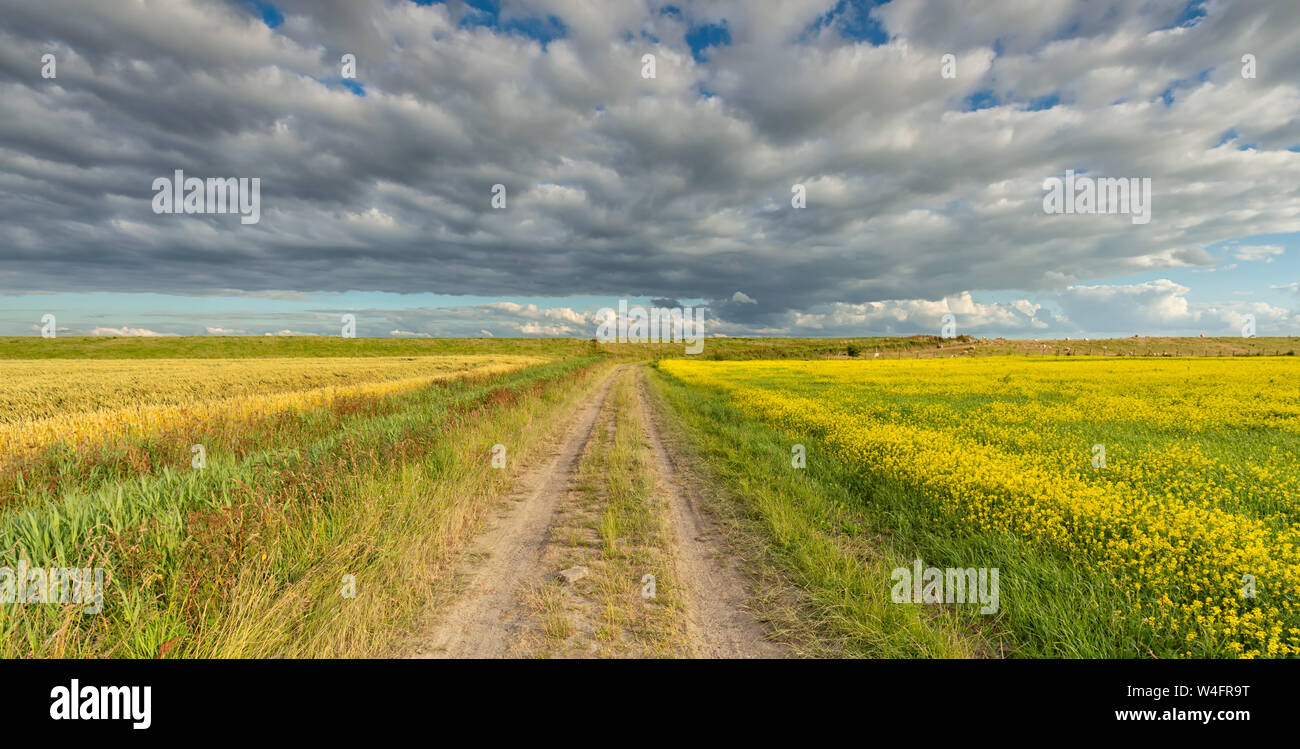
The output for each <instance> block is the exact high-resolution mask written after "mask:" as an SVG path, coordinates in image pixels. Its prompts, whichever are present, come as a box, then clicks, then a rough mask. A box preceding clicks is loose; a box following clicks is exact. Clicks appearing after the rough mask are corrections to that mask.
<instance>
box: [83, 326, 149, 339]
mask: <svg viewBox="0 0 1300 749" xmlns="http://www.w3.org/2000/svg"><path fill="white" fill-rule="evenodd" d="M86 335H100V336H141V337H146V338H151V337H155V336H161V335H165V334H164V333H156V332H154V331H152V330H149V329H147V328H126V327H123V328H92V329H91V330H89V331H87V333H86Z"/></svg>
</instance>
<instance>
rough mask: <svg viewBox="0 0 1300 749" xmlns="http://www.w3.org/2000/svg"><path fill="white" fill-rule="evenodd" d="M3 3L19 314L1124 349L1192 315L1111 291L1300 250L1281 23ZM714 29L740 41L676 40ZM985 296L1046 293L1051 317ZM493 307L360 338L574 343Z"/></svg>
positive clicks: (1168, 297)
mask: <svg viewBox="0 0 1300 749" xmlns="http://www.w3.org/2000/svg"><path fill="white" fill-rule="evenodd" d="M0 5H2V6H3V8H2V12H3V15H4V18H5V23H4V25H3V27H0V99H3V101H4V102H5V108H6V115H7V116H6V117H5V118H3V122H2V123H0V256H3V257H4V259H5V260H6V261H8V262H6V263H4V264H3V265H0V289H4V290H10V291H13V292H33V291H58V292H62V291H74V292H91V291H119V292H164V293H173V294H187V295H206V296H246V297H249V298H267V299H272V300H278V299H293V298H301V297H300V296H299V297H295V295H303V294H307V293H313V292H347V291H387V292H399V293H410V292H437V293H444V294H471V295H475V296H480V297H516V298H541V297H568V298H573V297H590V296H613V297H619V296H635V297H638V298H651V299H668V300H678V299H692V300H706V301H707V302H708V304H709V306H710V310H711V314H712V319H714V320H717V321H718V322H717V325H718V326H720V328H719V330H720V332H725V333H729V334H731V333H733V332H734V334H742V333H748V334H755V333H762V332H783V333H791V334H794V333H798V332H805V331H806V332H811V331H832V330H842V329H854V328H855V327H856V326H865V327H870V326H873V325H878V326H880V328H877V329H873V330H875V332H880V330H882V329H883V330H889V331H916V332H929V331H931V330H933V329H935V328H936V327H937V326H936V324H935V323H934V321H933V319H932V318H933V317H934V315H935V313H940V314H941V313H942V310H948V311H952V312H953V313H954V314H957V315H959V317H964V318H967V319H968V320H969V322H968V323H967V326H968V329H970V330H989V331H995V330H996V331H1000V332H1012V333H1015V332H1020V333H1023V334H1036V333H1037V332H1040V331H1044V330H1055V329H1057V327H1058V326H1061V325H1064V324H1065V322H1064V321H1065V320H1068V321H1069V323H1070V324H1075V325H1081V324H1085V323H1083V322H1081V321H1085V320H1086V321H1094V322H1096V323H1098V324H1105V325H1108V326H1112V327H1111V328H1107V329H1114V330H1117V331H1127V330H1130V329H1132V328H1133V327H1134V326H1137V325H1148V326H1150V325H1158V324H1165V325H1190V324H1193V323H1195V322H1197V321H1198V319H1199V318H1198V317H1197V316H1198V315H1204V314H1206V311H1205V310H1199V309H1198V308H1195V307H1193V306H1189V305H1187V303H1186V297H1187V292H1186V291H1183V292H1179V291H1177V289H1175V288H1172V287H1169V286H1166V285H1161V284H1160V283H1159V282H1151V283H1152V284H1154V285H1138V286H1139V287H1138V288H1130V287H1127V286H1114V287H1111V286H1106V285H1105V284H1104V283H1103V282H1104V281H1105V279H1108V278H1115V277H1119V276H1124V275H1129V274H1133V273H1138V272H1141V273H1152V274H1156V273H1161V272H1163V271H1164V270H1165V269H1172V268H1179V267H1194V268H1195V267H1204V268H1210V267H1216V266H1215V265H1214V264H1215V263H1216V262H1218V261H1217V260H1216V259H1215V258H1214V257H1213V256H1211V254H1210V253H1209V252H1208V251H1207V250H1206V248H1207V247H1209V246H1212V245H1215V244H1216V243H1219V242H1224V241H1228V240H1234V239H1240V238H1243V237H1247V236H1251V235H1264V234H1271V235H1276V234H1285V233H1290V232H1296V231H1300V183H1297V181H1296V180H1295V179H1294V178H1293V175H1294V174H1296V173H1297V171H1298V168H1300V152H1298V151H1296V150H1294V148H1295V146H1296V145H1297V144H1300V86H1298V85H1297V81H1300V45H1298V44H1296V43H1295V41H1296V40H1295V35H1294V28H1295V25H1294V23H1293V22H1292V17H1293V14H1294V7H1293V2H1292V0H1272V1H1268V2H1265V1H1263V0H1261V1H1259V2H1237V3H1234V2H1226V0H1208V2H1205V3H1203V4H1200V5H1197V6H1195V9H1194V10H1195V12H1189V7H1188V4H1187V3H1186V2H1184V1H1183V0H1150V1H1149V2H1143V3H1132V2H1125V1H1123V0H1097V1H1094V2H1084V1H1083V0H1054V1H1053V2H1031V3H1024V2H1004V3H988V2H980V1H977V0H961V1H960V2H956V3H954V2H952V0H918V1H917V2H910V3H889V4H886V5H883V6H879V7H875V8H870V9H865V8H861V7H859V6H858V4H853V3H840V2H836V1H835V0H799V1H798V2H792V1H790V0H770V1H767V2H758V1H757V0H755V1H754V2H746V3H730V2H729V3H695V2H684V3H677V4H676V5H677V6H678V10H677V11H676V12H665V11H664V5H665V4H664V3H661V2H654V1H653V0H637V1H636V2H626V3H598V4H592V3H583V2H576V1H574V0H539V1H538V2H535V3H522V2H514V1H507V2H503V3H501V4H500V7H499V8H498V9H497V10H495V11H480V10H476V9H474V8H473V7H470V6H468V5H466V4H464V3H438V4H431V5H420V4H416V3H412V2H408V1H407V0H371V1H369V2H352V1H347V2H345V1H344V0H324V1H322V0H280V1H279V2H276V3H275V5H276V7H278V8H279V9H280V11H281V13H282V15H283V17H284V22H283V23H282V24H280V25H279V26H277V27H276V28H268V26H267V25H266V24H265V23H263V21H262V19H261V18H260V17H259V15H258V14H257V12H256V9H255V8H254V7H253V4H250V3H247V2H243V1H242V0H172V1H171V2H166V3H127V4H120V3H87V2H84V1H76V0H43V1H42V2H39V3H31V2H17V1H13V2H9V1H7V0H0ZM704 24H725V26H726V28H727V29H728V33H729V35H730V39H729V41H728V42H726V43H723V44H719V45H716V46H714V47H711V48H709V49H708V50H707V52H704V53H701V51H700V50H698V49H692V48H691V46H690V44H689V43H688V41H687V37H688V35H689V33H690V32H691V31H692V30H693V29H698V28H700V27H701V26H702V25H704ZM521 29H532V30H533V31H532V32H530V33H525V32H523V31H521ZM1245 51H1249V52H1251V53H1252V54H1254V55H1256V56H1257V58H1258V60H1259V66H1258V75H1257V77H1255V78H1243V77H1242V75H1241V64H1240V58H1241V55H1242V53H1243V52H1245ZM45 52H52V53H54V54H55V55H56V56H57V58H58V77H57V78H55V79H44V78H41V77H40V74H39V72H40V67H39V65H37V64H35V61H38V60H39V59H40V56H41V54H43V53H45ZM647 52H649V53H653V54H655V55H656V57H657V76H656V78H654V79H650V80H647V79H643V78H642V77H641V76H640V67H641V56H642V55H643V54H645V53H647ZM344 53H349V54H353V55H355V56H356V58H357V61H358V72H357V79H356V80H355V81H350V82H348V83H349V85H344V83H345V82H344V81H343V80H342V79H341V78H340V68H339V59H340V56H341V55H342V54H344ZM948 53H951V54H954V55H955V56H956V58H957V71H958V72H957V77H956V78H953V79H945V78H943V77H941V76H940V75H939V60H940V58H941V56H942V55H944V54H948ZM176 168H183V169H185V171H186V173H187V174H190V175H194V176H201V177H230V176H235V177H243V176H247V177H259V178H260V179H261V185H262V205H261V220H260V221H259V223H257V224H255V225H243V224H241V223H240V222H239V220H238V217H235V216H230V215H156V214H154V213H153V211H152V209H151V202H150V201H151V197H152V194H151V189H150V185H151V184H152V181H153V179H154V178H156V177H159V176H169V175H171V173H172V171H173V170H174V169H176ZM1067 169H1074V170H1079V171H1087V172H1088V173H1091V174H1096V175H1103V176H1116V177H1128V176H1131V177H1149V178H1151V180H1152V185H1153V193H1154V198H1153V199H1154V206H1153V213H1152V220H1151V222H1150V223H1149V224H1146V225H1141V226H1135V225H1133V224H1132V223H1131V222H1130V221H1129V220H1128V219H1127V217H1122V216H1095V215H1046V214H1044V213H1043V211H1042V207H1041V197H1042V192H1041V184H1042V182H1043V179H1044V178H1045V177H1049V176H1054V175H1059V174H1062V173H1063V172H1065V170H1067ZM496 184H501V185H503V186H504V187H505V189H506V199H507V200H506V207H505V208H503V209H495V208H493V206H492V203H491V198H492V186H493V185H496ZM795 184H801V185H804V187H805V188H806V190H807V205H806V207H805V208H794V207H793V206H792V205H791V201H790V198H791V187H792V185H795ZM1228 252H1229V254H1230V255H1231V257H1232V258H1233V259H1234V260H1237V261H1238V262H1243V263H1245V262H1270V261H1272V260H1274V259H1276V258H1279V257H1281V247H1280V246H1279V245H1275V244H1248V245H1244V246H1236V247H1235V249H1229V250H1228ZM737 289H744V290H745V291H744V292H740V291H737ZM971 289H980V290H1017V291H1024V292H1026V295H1031V294H1043V295H1047V296H1049V297H1050V296H1051V295H1052V294H1059V295H1060V299H1059V305H1060V311H1061V312H1062V315H1058V314H1057V313H1056V312H1054V311H1053V310H1051V309H1048V308H1047V307H1044V306H1035V305H1038V304H1040V303H1039V302H1036V301H1032V300H1030V299H1024V300H1022V301H1017V302H1007V303H996V304H984V305H981V304H976V303H975V302H974V301H972V300H971V297H970V295H969V294H968V293H967V292H968V290H971ZM1107 295H1108V296H1107ZM1035 298H1037V297H1035ZM760 299H761V300H762V304H758V303H757V301H756V300H760ZM925 300H939V301H925ZM1180 300H1181V301H1180ZM503 304H504V306H502V305H498V306H489V305H473V306H470V307H457V308H446V309H443V310H441V311H439V312H438V313H437V314H431V313H430V312H428V311H427V310H426V311H421V310H409V311H405V312H401V311H394V312H392V315H391V317H392V318H393V319H390V320H389V323H388V325H389V326H388V327H386V328H377V329H375V330H374V331H372V333H371V334H382V333H385V332H388V331H397V332H398V333H402V332H405V333H411V332H415V331H418V332H420V333H421V334H428V335H448V334H452V333H451V331H468V333H462V334H474V331H479V332H480V333H481V332H482V331H483V330H484V329H485V328H484V327H483V326H484V325H488V326H489V327H490V328H492V329H499V330H502V331H507V332H508V333H509V334H530V335H531V334H539V335H540V334H548V335H585V331H586V328H587V327H589V325H590V318H589V314H590V313H589V312H585V311H581V310H573V309H567V308H565V309H563V310H557V309H538V308H536V307H533V308H532V309H529V308H528V305H515V306H514V307H511V306H509V304H510V303H503ZM1125 305H1128V306H1127V307H1125ZM1107 306H1108V309H1098V308H1099V307H1107ZM958 308H961V309H964V310H965V311H962V312H959V311H957V309H958ZM472 314H480V315H482V316H483V317H482V318H481V319H477V320H472V318H470V317H468V315H472ZM471 320H472V321H471ZM422 323H427V324H422ZM285 324H288V323H285ZM1088 324H1091V323H1088ZM248 329H250V330H251V329H254V328H252V327H251V326H249V327H248ZM292 330H297V328H284V329H281V330H279V333H278V334H287V333H289V332H291V331H292Z"/></svg>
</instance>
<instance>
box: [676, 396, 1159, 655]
mask: <svg viewBox="0 0 1300 749" xmlns="http://www.w3.org/2000/svg"><path fill="white" fill-rule="evenodd" d="M652 381H653V383H654V389H655V391H656V393H657V394H658V395H659V397H661V398H662V399H663V400H664V401H665V403H666V404H667V406H668V407H669V409H670V412H671V413H672V414H674V415H675V416H676V418H677V420H678V421H679V423H680V424H681V427H682V429H683V430H684V432H685V434H686V436H687V438H688V440H689V442H690V443H691V444H693V445H694V447H695V449H696V450H697V451H698V453H699V456H700V459H701V461H702V462H703V464H704V469H705V471H706V474H707V477H708V480H709V481H712V482H714V483H715V489H716V490H717V491H718V492H720V493H721V494H722V495H723V497H724V504H726V505H729V506H730V507H731V508H732V510H733V512H734V518H733V520H734V523H733V525H734V527H735V528H736V530H735V535H736V536H737V539H738V540H737V542H736V543H737V545H738V547H739V548H742V549H746V550H747V551H746V552H745V554H744V555H745V556H746V557H747V558H748V559H749V560H750V565H751V567H753V568H754V569H755V570H756V571H757V574H759V575H760V576H762V577H765V578H767V579H769V580H771V581H773V582H772V584H773V585H780V584H781V582H782V581H788V583H789V587H788V589H786V590H784V591H774V593H773V595H771V596H770V597H769V599H768V600H767V601H766V602H765V606H766V612H765V614H766V615H767V616H768V617H769V618H771V619H772V620H774V621H779V622H784V623H785V627H786V630H787V632H788V634H789V636H790V637H791V638H792V639H793V640H795V641H796V642H797V643H801V645H800V647H801V648H802V650H803V652H804V653H805V654H809V655H844V656H850V657H890V658H911V657H967V656H976V657H1029V658H1037V657H1067V658H1096V657H1145V656H1147V655H1148V652H1149V651H1150V650H1156V651H1158V652H1177V650H1178V646H1179V643H1176V642H1165V641H1163V640H1162V639H1160V638H1158V637H1156V636H1155V635H1153V634H1152V633H1151V632H1150V631H1149V630H1144V629H1138V628H1136V627H1134V626H1128V625H1125V624H1123V623H1121V621H1120V620H1119V618H1118V617H1117V616H1114V615H1113V614H1114V612H1116V611H1117V610H1118V609H1120V608H1121V601H1120V600H1119V599H1118V593H1117V592H1115V588H1114V586H1112V585H1109V584H1108V581H1105V580H1103V579H1102V578H1101V577H1100V575H1098V574H1096V573H1094V572H1093V571H1091V570H1088V569H1080V568H1079V567H1078V566H1077V565H1075V564H1073V563H1072V561H1071V560H1069V559H1068V558H1065V557H1064V556H1063V555H1060V554H1056V553H1052V552H1051V551H1049V550H1044V549H1041V548H1036V547H1035V546H1034V545H1032V544H1029V543H1026V542H1024V541H1021V540H1019V539H1017V538H1014V537H1010V536H1004V535H986V536H972V535H970V533H969V530H968V529H967V528H965V527H963V526H961V525H960V524H957V523H955V522H953V521H952V520H949V519H946V518H943V517H940V516H937V515H936V514H934V513H932V512H931V511H930V509H929V508H930V507H931V503H929V502H928V501H926V499H925V498H924V497H922V496H919V495H918V494H917V492H916V490H915V489H912V488H910V487H908V486H906V485H904V484H902V483H901V482H899V481H894V480H891V479H888V478H875V479H872V478H868V477H867V476H865V475H864V474H863V473H862V472H860V471H858V470H855V469H854V468H852V467H849V466H844V465H842V464H840V463H838V462H837V461H835V460H832V459H830V458H828V457H826V456H827V455H828V454H829V452H828V451H827V450H825V449H823V448H822V446H821V445H820V444H819V443H818V442H817V441H816V440H814V439H809V438H808V437H806V436H799V437H795V436H794V435H787V434H783V433H781V432H780V431H779V430H776V429H774V428H772V427H769V426H767V425H765V424H762V423H759V422H756V421H752V420H749V419H747V418H745V417H744V416H742V415H741V414H740V413H739V412H737V411H736V410H735V409H734V408H732V407H731V406H730V405H729V404H728V403H727V400H726V398H725V396H722V395H720V394H718V393H715V392H712V391H709V390H705V389H700V388H692V387H688V386H685V385H683V384H681V383H680V382H678V381H677V380H675V379H674V378H671V377H669V376H667V375H664V374H662V373H656V375H655V376H654V377H653V380H652ZM796 442H798V443H802V444H804V445H805V448H806V450H807V467H806V468H804V469H795V468H793V467H792V466H791V448H792V445H793V444H794V443H796ZM918 558H919V559H921V560H923V561H924V563H925V565H926V566H935V567H939V568H945V567H957V568H966V567H976V568H978V567H998V568H999V569H1000V571H1001V575H1000V610H999V612H998V613H997V614H996V615H992V616H985V615H981V614H979V613H977V608H978V607H977V606H960V605H917V604H896V603H894V602H893V601H892V600H891V597H890V589H891V587H892V585H893V580H892V579H891V572H892V570H893V569H895V568H898V567H908V568H910V566H911V564H912V560H914V559H918Z"/></svg>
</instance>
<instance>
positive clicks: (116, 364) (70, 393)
mask: <svg viewBox="0 0 1300 749" xmlns="http://www.w3.org/2000/svg"><path fill="white" fill-rule="evenodd" d="M542 361H545V359H542V358H539V357H532V356H505V355H490V356H422V357H372V358H351V357H349V358H343V357H338V358H332V357H329V358H326V357H322V358H305V357H298V358H271V359H108V360H75V359H44V360H9V361H0V456H6V457H10V456H18V455H21V454H24V453H28V452H31V451H33V450H39V449H41V448H44V447H48V446H50V445H53V444H55V443H57V442H60V441H63V442H66V443H68V444H72V445H77V444H83V443H86V442H91V441H95V440H97V439H100V438H102V437H105V436H109V435H114V434H122V433H132V434H147V433H149V432H151V431H153V430H156V429H165V428H167V427H169V426H173V425H175V424H178V423H181V422H192V421H196V420H198V421H202V420H204V419H210V418H217V417H222V418H227V419H228V418H236V419H238V418H244V417H254V416H266V415H270V414H274V413H276V412H280V411H285V410H288V409H294V408H305V407H311V406H315V405H320V404H323V403H326V402H328V401H330V400H331V399H333V398H336V397H341V396H380V395H387V394H391V393H399V392H404V391H407V390H412V389H415V388H419V387H423V386H425V385H428V384H430V383H432V382H436V381H439V380H446V379H449V378H453V377H459V376H462V375H465V374H469V373H476V374H499V373H502V372H508V371H512V370H515V369H520V368H522V367H526V366H529V365H531V364H536V363H540V362H542Z"/></svg>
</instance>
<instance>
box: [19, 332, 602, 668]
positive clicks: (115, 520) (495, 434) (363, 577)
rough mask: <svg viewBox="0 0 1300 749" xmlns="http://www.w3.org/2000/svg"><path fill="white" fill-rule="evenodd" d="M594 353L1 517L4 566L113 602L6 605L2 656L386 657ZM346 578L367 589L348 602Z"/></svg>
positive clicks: (434, 391) (584, 381) (77, 488)
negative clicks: (74, 573)
mask: <svg viewBox="0 0 1300 749" xmlns="http://www.w3.org/2000/svg"><path fill="white" fill-rule="evenodd" d="M598 361H599V360H598V359H597V358H596V357H584V358H574V359H569V360H563V361H558V362H553V363H550V364H544V365H540V366H537V367H532V368H529V369H526V370H522V371H519V372H512V373H509V374H506V375H501V376H498V377H494V378H491V379H488V380H474V379H470V380H465V381H461V382H457V383H453V384H451V385H447V386H440V387H432V388H428V389H425V390H423V391H421V392H420V394H419V396H418V397H412V398H407V399H404V400H401V402H400V405H401V407H400V408H396V409H380V410H378V411H375V412H370V413H364V412H362V413H359V414H358V416H357V418H354V419H348V420H344V421H343V422H341V423H338V424H336V425H335V426H334V427H333V428H331V429H329V430H326V432H325V433H324V434H320V433H315V432H313V431H312V430H307V431H305V432H304V433H303V434H302V441H300V442H297V443H294V444H285V445H283V446H280V447H276V448H273V449H266V450H261V451H258V452H255V453H253V454H251V455H233V454H228V455H216V456H212V455H210V456H209V460H208V464H207V467H206V468H204V469H203V470H190V469H185V470H175V469H172V468H164V469H163V470H161V471H160V472H157V473H155V474H152V475H144V476H139V477H135V478H131V479H126V480H119V481H110V482H105V483H102V484H100V485H94V486H88V485H85V484H76V485H74V486H72V487H70V488H67V489H66V490H65V491H63V492H62V493H60V494H58V495H57V496H56V497H54V498H52V499H49V500H48V501H45V502H41V503H35V504H31V505H29V506H24V507H19V508H16V509H13V510H10V511H7V512H5V513H4V514H3V515H0V566H9V567H16V566H17V562H18V560H19V559H25V560H27V561H28V563H29V565H31V566H34V567H36V566H39V567H70V566H77V567H91V566H98V567H104V568H106V569H107V570H108V573H109V582H108V584H107V586H106V590H105V600H104V608H103V611H102V612H101V613H99V614H97V615H96V614H82V613H81V612H80V607H77V606H72V605H64V606H56V605H18V604H6V605H0V656H2V657H26V656H42V657H48V656H53V657H94V656H111V657H154V656H156V655H157V654H159V653H160V652H161V651H162V650H163V649H164V646H167V648H168V649H167V654H168V656H169V657H178V656H179V657H212V656H216V657H265V656H273V657H279V656H291V657H292V656H296V657H302V656H308V657H328V656H335V657H338V656H356V655H376V654H385V653H387V652H390V651H391V648H392V647H393V646H394V644H395V643H397V642H398V641H399V640H400V637H399V635H400V633H401V630H402V627H404V626H406V625H408V624H409V623H410V622H411V621H412V620H413V618H414V617H415V616H416V615H417V614H418V612H419V611H421V610H422V608H423V607H424V606H425V605H427V604H428V601H429V599H430V596H431V594H432V591H434V590H435V589H437V588H438V586H439V585H444V584H446V581H441V582H440V581H439V580H436V579H433V577H432V576H433V571H434V570H435V569H436V566H437V564H438V563H439V562H440V561H441V560H444V559H445V558H446V557H447V556H448V555H449V554H451V553H452V551H453V550H454V548H455V547H456V546H457V545H458V544H459V543H460V541H461V540H462V539H463V538H464V537H465V536H466V535H467V534H468V533H470V532H471V531H472V530H473V528H474V527H475V524H476V523H477V522H478V520H479V519H480V518H481V517H482V515H483V513H484V512H485V511H486V510H487V509H488V508H490V507H491V506H492V503H493V501H494V498H495V497H497V496H498V495H499V494H500V493H501V492H502V491H503V490H504V489H505V487H506V486H507V485H508V482H509V476H508V475H507V472H503V471H495V470H493V469H491V468H490V467H489V460H488V457H489V450H490V448H491V446H492V444H494V443H496V442H503V443H507V444H509V445H510V450H511V457H512V463H515V464H518V463H519V462H520V461H524V460H527V458H528V457H529V456H530V455H531V454H534V452H535V451H536V450H537V449H539V447H542V446H544V443H545V439H546V436H547V433H548V429H549V425H550V424H551V423H552V422H553V421H554V417H555V416H556V415H557V414H558V413H560V412H561V411H562V409H564V408H566V407H569V404H571V403H572V402H573V401H574V400H575V399H576V398H577V397H578V396H580V395H581V393H582V392H583V391H584V390H585V389H586V388H587V387H589V385H590V382H591V380H592V377H593V372H592V367H593V366H594V365H595V364H596V363H597V362H598ZM343 575H353V576H355V578H356V580H357V588H358V591H359V592H358V595H357V597H356V598H346V597H343V596H342V595H340V588H341V581H342V579H343V577H342V576H343Z"/></svg>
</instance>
